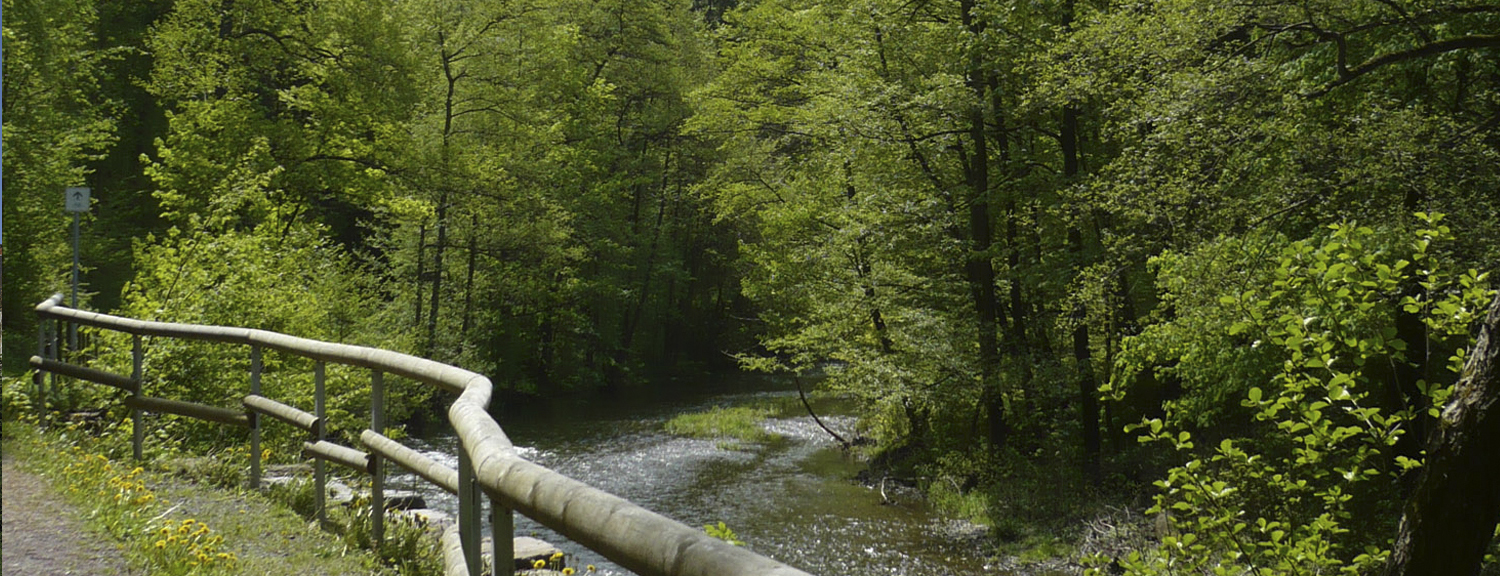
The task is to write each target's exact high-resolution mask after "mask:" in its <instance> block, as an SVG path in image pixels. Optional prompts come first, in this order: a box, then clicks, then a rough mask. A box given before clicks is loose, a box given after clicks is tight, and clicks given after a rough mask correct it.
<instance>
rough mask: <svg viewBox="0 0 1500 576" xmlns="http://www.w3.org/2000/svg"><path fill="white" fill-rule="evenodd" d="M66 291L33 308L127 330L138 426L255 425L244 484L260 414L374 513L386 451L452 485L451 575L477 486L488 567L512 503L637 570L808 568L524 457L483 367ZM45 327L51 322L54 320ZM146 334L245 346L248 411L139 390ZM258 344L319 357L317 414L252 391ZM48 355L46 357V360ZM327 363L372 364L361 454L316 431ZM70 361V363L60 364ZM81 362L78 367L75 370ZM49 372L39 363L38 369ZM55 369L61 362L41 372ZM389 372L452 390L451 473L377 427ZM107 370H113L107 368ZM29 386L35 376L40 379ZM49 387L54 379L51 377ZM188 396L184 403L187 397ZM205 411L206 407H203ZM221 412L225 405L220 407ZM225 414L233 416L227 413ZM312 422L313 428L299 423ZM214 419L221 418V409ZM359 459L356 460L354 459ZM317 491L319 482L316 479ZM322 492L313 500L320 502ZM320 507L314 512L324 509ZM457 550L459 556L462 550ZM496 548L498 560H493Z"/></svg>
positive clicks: (377, 520) (49, 351) (474, 547)
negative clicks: (120, 309)
mask: <svg viewBox="0 0 1500 576" xmlns="http://www.w3.org/2000/svg"><path fill="white" fill-rule="evenodd" d="M61 302H62V295H61V294H57V295H54V296H53V297H51V298H48V299H47V300H44V301H43V302H42V303H41V304H38V305H37V307H36V313H37V316H38V317H39V318H41V319H53V320H57V321H59V322H67V323H71V324H73V325H74V326H77V325H83V326H93V327H96V328H101V329H105V330H114V331H118V332H124V333H127V334H132V335H134V336H135V354H134V355H133V357H134V362H135V370H134V374H133V375H132V378H131V379H130V380H133V381H134V382H135V383H136V384H137V386H136V388H135V389H134V390H132V392H133V395H132V396H131V397H129V398H127V400H126V404H127V405H128V406H131V407H132V408H133V409H135V412H134V413H133V415H132V417H133V418H134V420H135V422H136V426H135V429H136V431H137V433H139V431H140V430H141V425H140V421H139V417H140V415H139V412H140V411H141V410H149V411H164V412H171V413H174V414H182V415H186V416H189V417H194V418H203V419H208V420H213V421H219V422H229V423H234V424H239V423H240V422H241V421H244V422H247V423H248V424H249V425H250V426H251V427H252V430H254V434H253V436H252V438H253V439H254V440H253V441H254V443H255V445H253V447H252V450H251V477H252V478H251V481H252V482H253V483H254V484H255V485H257V486H258V484H259V478H258V477H259V470H260V460H259V457H260V454H259V453H260V450H259V449H258V448H259V446H258V444H259V438H260V434H259V427H258V426H259V422H258V420H259V419H258V418H255V417H254V415H257V414H266V415H269V416H272V417H275V418H278V419H281V420H284V421H287V422H289V423H292V424H293V425H297V426H299V427H302V428H304V429H310V430H311V431H312V432H313V434H314V438H313V441H312V442H308V443H306V444H305V445H304V452H305V453H306V454H307V455H309V456H312V457H314V458H316V459H317V460H316V462H318V463H319V468H318V470H319V472H318V478H319V483H320V484H321V481H322V476H323V474H322V468H321V462H322V461H323V460H328V461H333V462H336V463H339V464H342V465H345V466H349V467H351V468H355V469H360V468H364V469H365V470H366V471H368V472H369V473H370V474H371V475H372V481H371V486H372V490H371V500H372V502H371V506H372V509H373V510H374V511H376V512H379V511H381V510H383V504H382V502H381V500H382V497H381V486H382V483H383V480H384V472H383V463H384V461H386V460H389V461H391V462H393V463H396V464H397V465H400V466H403V467H406V468H408V469H410V470H412V471H413V472H414V473H416V474H417V475H419V476H421V477H422V478H424V479H426V480H428V481H429V482H433V483H434V484H436V485H437V486H439V487H441V488H443V489H444V490H448V491H450V492H456V493H457V494H458V496H459V520H458V524H457V529H456V533H457V534H456V536H455V535H445V537H444V538H443V541H444V557H445V558H447V559H448V566H447V572H446V573H447V574H449V575H453V576H457V575H461V574H468V575H473V576H478V574H479V573H480V571H481V566H482V562H481V561H480V552H479V542H480V538H479V524H480V516H481V515H482V514H483V502H482V499H481V498H480V494H481V492H482V493H483V494H484V495H487V496H488V497H489V499H490V501H491V508H492V512H493V516H492V519H493V520H492V525H493V527H494V530H495V534H494V542H495V546H494V549H495V553H496V555H497V558H495V560H494V566H495V568H496V570H497V572H498V573H502V574H504V573H509V570H510V567H511V566H512V562H511V558H510V557H509V556H510V553H509V548H510V546H509V544H510V541H511V537H512V535H511V534H510V531H511V526H512V521H511V513H510V511H511V510H514V511H516V512H519V513H521V514H524V515H526V516H528V517H530V518H532V519H534V520H536V521H537V522H540V523H541V524H542V525H545V526H547V527H549V528H551V529H553V530H556V531H557V532H558V533H560V534H562V535H564V536H566V537H568V538H569V539H571V540H573V541H574V542H577V543H578V544H581V545H583V546H586V547H588V548H590V549H592V550H594V551H596V552H598V553H600V554H601V555H603V556H604V557H605V558H609V559H610V560H612V561H614V562H616V563H618V564H619V565H621V566H623V567H625V568H627V569H629V570H631V571H633V572H636V573H637V574H642V575H645V576H751V575H756V576H807V575H806V573H805V572H802V571H801V570H798V569H795V568H792V567H790V566H787V565H785V564H782V563H780V562H777V561H775V560H771V559H769V558H766V557H764V556H760V555H758V554H755V553H753V552H750V551H749V550H745V549H744V548H740V547H737V546H731V545H729V544H728V543H725V542H723V541H721V540H719V539H717V538H713V537H710V536H708V535H707V534H705V533H704V532H703V531H702V530H698V529H695V528H691V527H688V526H685V525H683V524H681V523H679V522H676V521H673V520H671V519H669V518H666V517H664V516H661V515H660V514H656V513H655V512H651V511H650V510H646V509H645V508H641V507H640V506H637V505H635V504H633V503H631V502H629V501H627V500H625V499H623V498H619V497H617V496H614V495H612V494H609V493H607V492H604V491H602V490H599V489H597V488H594V487H592V486H589V485H587V484H584V483H582V482H579V481H577V480H573V479H572V478H568V477H566V476H563V475H562V474H559V473H557V472H554V471H552V470H550V469H548V468H546V467H543V466H539V465H537V464H534V463H532V462H529V461H527V460H526V459H524V458H522V457H521V456H520V455H519V454H518V453H517V452H516V450H515V447H514V446H513V445H512V444H511V442H510V439H509V438H508V437H507V436H506V435H505V432H504V431H503V430H501V428H500V425H499V424H498V423H496V422H495V420H494V419H493V418H491V417H490V415H489V411H488V406H489V403H490V399H491V396H492V394H493V392H494V390H493V387H492V385H491V383H490V380H489V379H488V378H486V377H484V376H483V375H480V374H476V373H474V372H470V371H468V370H464V369H462V368H458V367H456V366H450V365H447V364H442V363H439V362H434V361H432V360H427V359H424V358H418V357H415V356H410V355H407V354H401V353H398V352H392V351H389V350H381V349H378V348H368V347H364V346H351V345H348V344H337V343H333V342H322V341H318V340H310V339H306V338H298V337H295V336H288V335H286V334H281V333H277V332H269V331H265V330H255V329H250V328H233V327H226V326H204V325H196V324H178V323H170V322H152V321H146V320H137V319H133V318H123V317H118V316H110V315H106V314H99V313H95V312H86V311H82V310H76V309H72V308H67V307H64V306H61V305H60V304H61ZM41 324H43V325H44V327H43V332H44V333H43V334H41V336H42V337H43V338H41V339H39V342H40V343H39V345H38V348H39V350H38V356H39V357H42V358H39V359H40V360H42V361H43V363H42V366H50V367H51V368H59V366H58V364H62V363H60V362H59V363H57V364H48V363H47V362H48V361H51V362H56V361H57V358H56V354H57V346H56V345H52V346H50V347H49V346H47V344H46V343H48V342H55V341H56V338H55V337H54V338H51V339H48V338H47V334H46V333H45V331H46V328H45V325H46V324H47V323H46V322H42V323H41ZM53 330H54V332H53V334H54V335H55V334H56V330H57V326H56V324H54V325H53ZM142 336H154V337H165V338H180V339H185V340H201V341H209V342H220V343H225V344H240V345H247V346H250V352H251V358H252V361H251V366H252V369H251V378H250V381H251V385H250V391H249V392H250V395H249V396H247V398H246V400H245V401H244V407H245V408H247V409H248V410H250V412H234V411H231V410H228V409H224V408H214V407H205V406H201V405H197V404H190V403H186V402H178V401H173V400H166V399H158V398H148V397H145V396H141V394H140V392H139V390H140V388H139V383H140V382H141V381H142V378H141V366H142V353H141V346H140V337H142ZM262 349H271V350H277V351H280V352H283V353H287V354H293V355H297V356H302V357H305V358H311V359H313V360H317V361H318V362H317V364H316V369H315V373H316V382H317V387H318V392H317V394H316V397H317V403H318V406H317V408H316V409H315V412H316V413H315V414H307V413H306V412H302V411H300V410H297V409H296V408H293V407H290V406H286V405H284V404H280V403H277V402H275V401H272V400H269V399H265V398H262V397H260V354H261V350H262ZM49 356H50V358H49ZM323 362H335V363H339V364H345V365H350V366H359V367H364V368H369V369H370V370H371V404H372V406H371V426H370V429H367V430H364V431H363V432H362V433H361V442H362V443H363V444H365V446H366V447H368V448H370V450H371V451H372V453H369V454H366V453H364V452H360V451H358V450H354V449H352V448H348V447H343V446H338V445H336V444H333V443H330V442H327V441H324V440H322V436H323V430H322V422H323V418H324V415H323V406H322V404H323V401H322V400H323V399H322V381H323V367H322V363H323ZM68 366H71V365H68ZM71 368H79V369H82V368H81V367H71ZM44 369H47V368H44ZM49 371H52V372H53V373H54V374H62V373H63V372H61V371H60V370H49ZM386 372H388V373H391V374H396V375H399V376H403V377H406V378H410V379H412V380H415V381H418V382H423V383H426V384H429V385H432V386H436V387H438V388H441V389H444V390H447V391H449V392H453V393H456V394H457V395H458V397H457V399H455V400H454V401H453V403H452V404H450V405H449V407H448V421H449V423H450V424H451V425H452V427H453V431H454V433H455V435H457V436H458V439H459V444H460V446H459V452H458V461H459V468H458V469H457V470H453V469H451V468H446V467H443V466H441V465H438V464H437V463H435V462H433V461H431V460H430V459H427V458H426V457H424V456H422V455H421V454H418V453H416V452H415V451H413V450H411V449H410V448H407V447H406V446H403V445H401V444H400V443H398V442H395V441H394V440H391V439H389V438H387V437H385V436H384V435H383V434H382V432H384V430H383V427H384V423H383V419H384V417H383V412H382V410H383V408H382V405H381V404H382V400H381V398H382V397H383V379H382V375H383V373H386ZM111 376H114V375H111ZM36 382H37V386H38V387H39V388H40V387H41V385H42V381H41V378H40V376H38V378H37V380H36ZM53 385H54V387H55V386H56V382H55V380H54V382H53ZM184 405H185V406H184ZM205 409H207V410H205ZM219 411H222V412H219ZM225 413H232V414H236V415H237V417H228V416H226V414H225ZM308 416H311V418H313V419H315V420H316V421H317V422H316V425H315V426H304V424H308V423H309V422H310V421H309V420H308ZM221 417H222V418H221ZM136 438H137V441H136V454H137V457H139V455H140V447H139V442H140V440H139V439H140V436H139V434H137V437H136ZM362 464H364V466H361V465H362ZM319 492H320V494H319V496H321V495H322V494H321V493H322V488H321V486H320V487H319ZM320 500H321V499H320ZM320 513H321V512H320ZM383 517H384V514H382V513H376V514H372V519H373V520H374V525H373V526H372V528H373V530H372V532H373V534H372V536H374V540H375V541H376V542H377V543H378V542H380V541H381V538H382V536H381V531H382V528H381V526H382V518H383ZM460 552H461V553H460ZM502 554H503V557H499V556H501V555H502Z"/></svg>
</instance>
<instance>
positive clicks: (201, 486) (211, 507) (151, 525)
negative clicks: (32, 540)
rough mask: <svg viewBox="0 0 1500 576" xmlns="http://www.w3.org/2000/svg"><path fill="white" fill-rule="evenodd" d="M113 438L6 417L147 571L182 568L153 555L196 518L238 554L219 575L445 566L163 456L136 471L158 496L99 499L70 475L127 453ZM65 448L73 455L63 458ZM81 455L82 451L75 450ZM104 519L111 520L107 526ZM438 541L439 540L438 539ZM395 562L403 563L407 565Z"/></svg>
mask: <svg viewBox="0 0 1500 576" xmlns="http://www.w3.org/2000/svg"><path fill="white" fill-rule="evenodd" d="M107 444H108V442H107V441H105V442H101V441H100V440H98V439H95V438H92V437H89V436H84V435H81V434H79V433H78V431H76V430H68V429H66V428H65V427H55V428H52V429H50V430H39V429H38V428H37V427H36V426H34V425H32V424H29V423H23V422H16V421H8V422H5V424H4V451H5V452H6V453H7V454H12V455H14V457H15V458H16V462H17V464H18V465H19V466H21V467H23V468H25V469H27V470H30V471H32V472H35V473H37V474H40V475H42V476H44V477H46V478H48V479H51V480H53V481H54V484H55V485H57V486H59V487H60V492H62V493H66V492H67V488H68V487H73V486H77V487H82V488H84V490H82V492H84V493H83V494H79V495H80V496H84V497H82V498H80V497H71V498H65V499H66V500H67V501H68V502H69V504H70V505H71V506H73V507H75V508H77V509H79V510H80V511H81V512H82V514H80V516H82V517H86V518H89V519H90V520H89V523H90V524H89V526H88V528H89V529H90V530H91V531H97V532H99V533H101V534H105V535H111V536H112V537H113V538H115V539H117V541H118V542H120V544H121V546H122V548H123V549H125V550H126V551H127V556H126V559H127V561H128V562H130V563H131V565H132V566H134V567H136V568H138V569H141V570H144V571H145V572H146V573H151V574H170V573H175V572H176V571H177V569H178V568H181V566H162V565H160V564H161V562H162V560H161V559H160V558H152V557H151V556H152V555H153V553H154V551H159V550H160V548H159V547H155V546H154V543H155V542H154V541H155V540H156V539H158V538H157V537H158V535H159V531H160V529H161V528H162V527H163V526H166V525H168V524H169V523H172V522H176V523H177V524H173V525H180V524H181V523H182V521H183V520H186V519H188V518H192V519H193V520H194V522H195V523H198V524H195V525H207V526H210V527H212V531H213V535H216V536H221V537H222V543H221V544H220V545H219V550H222V551H227V552H230V553H233V554H234V556H235V557H236V558H237V560H236V561H235V562H234V563H233V565H232V566H229V567H224V568H222V569H219V570H215V571H213V572H212V573H214V574H229V575H237V574H246V575H255V576H273V575H281V574H287V575H291V574H333V575H348V576H354V575H360V576H365V575H395V574H398V573H400V574H437V573H441V565H440V564H439V565H436V566H434V565H432V564H430V563H425V562H424V563H422V564H423V565H421V566H416V565H413V563H402V562H395V563H390V562H387V563H382V562H381V561H380V560H379V559H378V558H377V557H376V556H375V555H374V554H372V553H370V552H369V551H367V550H364V549H361V548H359V547H357V546H351V545H349V543H348V542H347V541H346V539H343V538H340V537H339V536H338V535H335V534H330V533H327V532H324V531H323V530H321V529H319V528H318V527H317V526H316V523H315V522H309V520H308V519H307V518H305V517H303V516H300V515H298V514H297V513H295V512H293V511H292V510H291V509H290V508H288V507H287V506H286V505H284V504H282V503H281V502H277V501H275V500H274V499H272V498H269V497H268V496H267V495H265V494H262V493H260V492H255V491H249V490H245V489H243V488H225V487H222V486H215V485H212V484H213V483H217V482H216V480H217V479H214V478H212V475H209V476H208V477H201V478H198V480H206V481H209V482H210V484H205V483H204V482H202V481H194V479H190V478H185V477H183V476H180V475H178V474H180V473H181V472H182V470H180V469H174V467H172V466H170V465H166V464H160V463H162V462H163V461H162V460H158V461H157V462H158V464H153V463H147V464H146V465H145V466H144V469H143V470H142V471H140V472H136V473H134V475H133V476H132V477H133V478H139V479H140V480H141V481H142V482H143V484H144V485H145V487H146V489H147V490H149V492H150V493H151V494H152V495H153V498H152V499H151V501H149V502H145V499H141V503H140V504H135V505H134V506H133V507H128V506H127V507H121V506H120V505H117V504H116V505H112V507H111V508H105V507H104V505H101V504H100V503H99V502H97V500H99V499H98V498H92V499H90V498H88V496H89V495H88V494H87V492H88V490H89V489H91V488H92V485H90V484H89V483H88V482H85V481H84V480H83V479H80V478H76V477H72V476H69V474H73V475H74V476H76V475H77V474H78V471H79V470H81V468H80V467H79V465H78V463H79V462H80V461H84V460H85V457H84V456H83V455H85V454H87V455H90V456H88V457H89V458H93V459H98V458H100V457H101V456H100V455H108V454H111V453H114V454H118V453H119V447H117V446H108V445H107ZM59 454H62V455H68V457H65V458H58V457H57V455H59ZM75 454H77V455H78V456H73V455H75ZM115 458H118V456H116V457H115ZM107 460H108V464H109V465H110V466H109V468H108V469H109V470H112V471H117V472H118V473H119V474H125V475H130V474H132V473H131V472H127V471H129V470H133V468H132V466H133V464H130V463H127V462H125V461H122V460H115V459H107ZM90 461H91V462H92V461H94V460H90ZM97 462H98V463H97V464H94V465H93V468H104V466H105V461H104V460H98V461H97ZM70 465H71V466H72V468H71V469H70ZM178 468H180V466H179V467H178ZM91 471H92V469H91ZM174 472H176V473H175V474H174ZM101 521H105V522H108V523H109V525H101V524H100V522H101ZM433 543H434V547H435V545H436V544H435V541H433ZM434 550H435V548H434ZM435 556H436V555H435V554H434V555H433V556H432V557H435ZM424 560H425V559H424ZM391 564H396V565H397V566H399V570H398V569H396V568H393V567H392V566H391Z"/></svg>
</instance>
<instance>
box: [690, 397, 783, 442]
mask: <svg viewBox="0 0 1500 576" xmlns="http://www.w3.org/2000/svg"><path fill="white" fill-rule="evenodd" d="M768 415H769V412H768V411H766V410H762V409H757V408H747V407H743V406H741V407H734V408H725V407H722V406H715V407H714V408H712V409H710V410H708V411H707V412H697V413H692V414H680V415H677V416H674V417H672V419H671V420H668V421H667V423H666V425H665V428H666V431H667V433H669V434H677V435H681V436H691V437H694V438H709V439H715V438H734V439H738V440H743V441H745V442H763V441H766V440H769V439H771V438H774V437H775V436H774V435H772V434H771V433H769V432H766V430H765V428H764V427H762V426H761V423H762V422H764V421H765V419H766V417H767V416H768Z"/></svg>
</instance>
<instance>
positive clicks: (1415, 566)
mask: <svg viewBox="0 0 1500 576" xmlns="http://www.w3.org/2000/svg"><path fill="white" fill-rule="evenodd" d="M1497 364H1500V295H1497V296H1496V298H1495V301H1494V303H1492V304H1491V305H1490V310H1489V314H1488V316H1487V317H1486V318H1485V321H1484V326H1483V327H1482V328H1481V329H1480V331H1479V339H1478V340H1477V341H1476V342H1475V344H1474V349H1473V350H1472V351H1471V352H1470V354H1469V362H1468V364H1467V365H1465V366H1464V374H1463V378H1461V379H1460V380H1459V381H1458V385H1456V386H1455V387H1454V389H1453V399H1452V400H1450V401H1449V402H1448V406H1447V407H1445V408H1444V409H1443V413H1442V416H1441V417H1440V418H1439V419H1438V421H1437V422H1436V423H1435V427H1434V429H1433V430H1432V434H1431V436H1430V437H1429V438H1428V440H1427V454H1428V456H1427V462H1426V464H1425V465H1424V466H1423V467H1422V474H1421V476H1420V477H1419V478H1418V479H1417V487H1416V490H1415V491H1414V492H1413V493H1412V496H1411V498H1409V499H1408V500H1407V501H1406V510H1405V513H1404V514H1403V515H1402V517H1401V525H1400V527H1399V528H1398V529H1397V532H1396V545H1395V547H1394V549H1393V550H1392V551H1391V559H1390V562H1389V564H1387V565H1386V572H1385V573H1386V576H1408V575H1410V576H1422V575H1427V574H1444V575H1452V576H1473V575H1477V574H1479V569H1480V564H1481V563H1482V562H1483V559H1484V552H1485V548H1486V547H1487V546H1489V543H1490V540H1491V538H1492V537H1493V535H1494V533H1495V525H1496V524H1497V523H1500V484H1497V483H1496V480H1495V479H1496V478H1500V366H1497Z"/></svg>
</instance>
